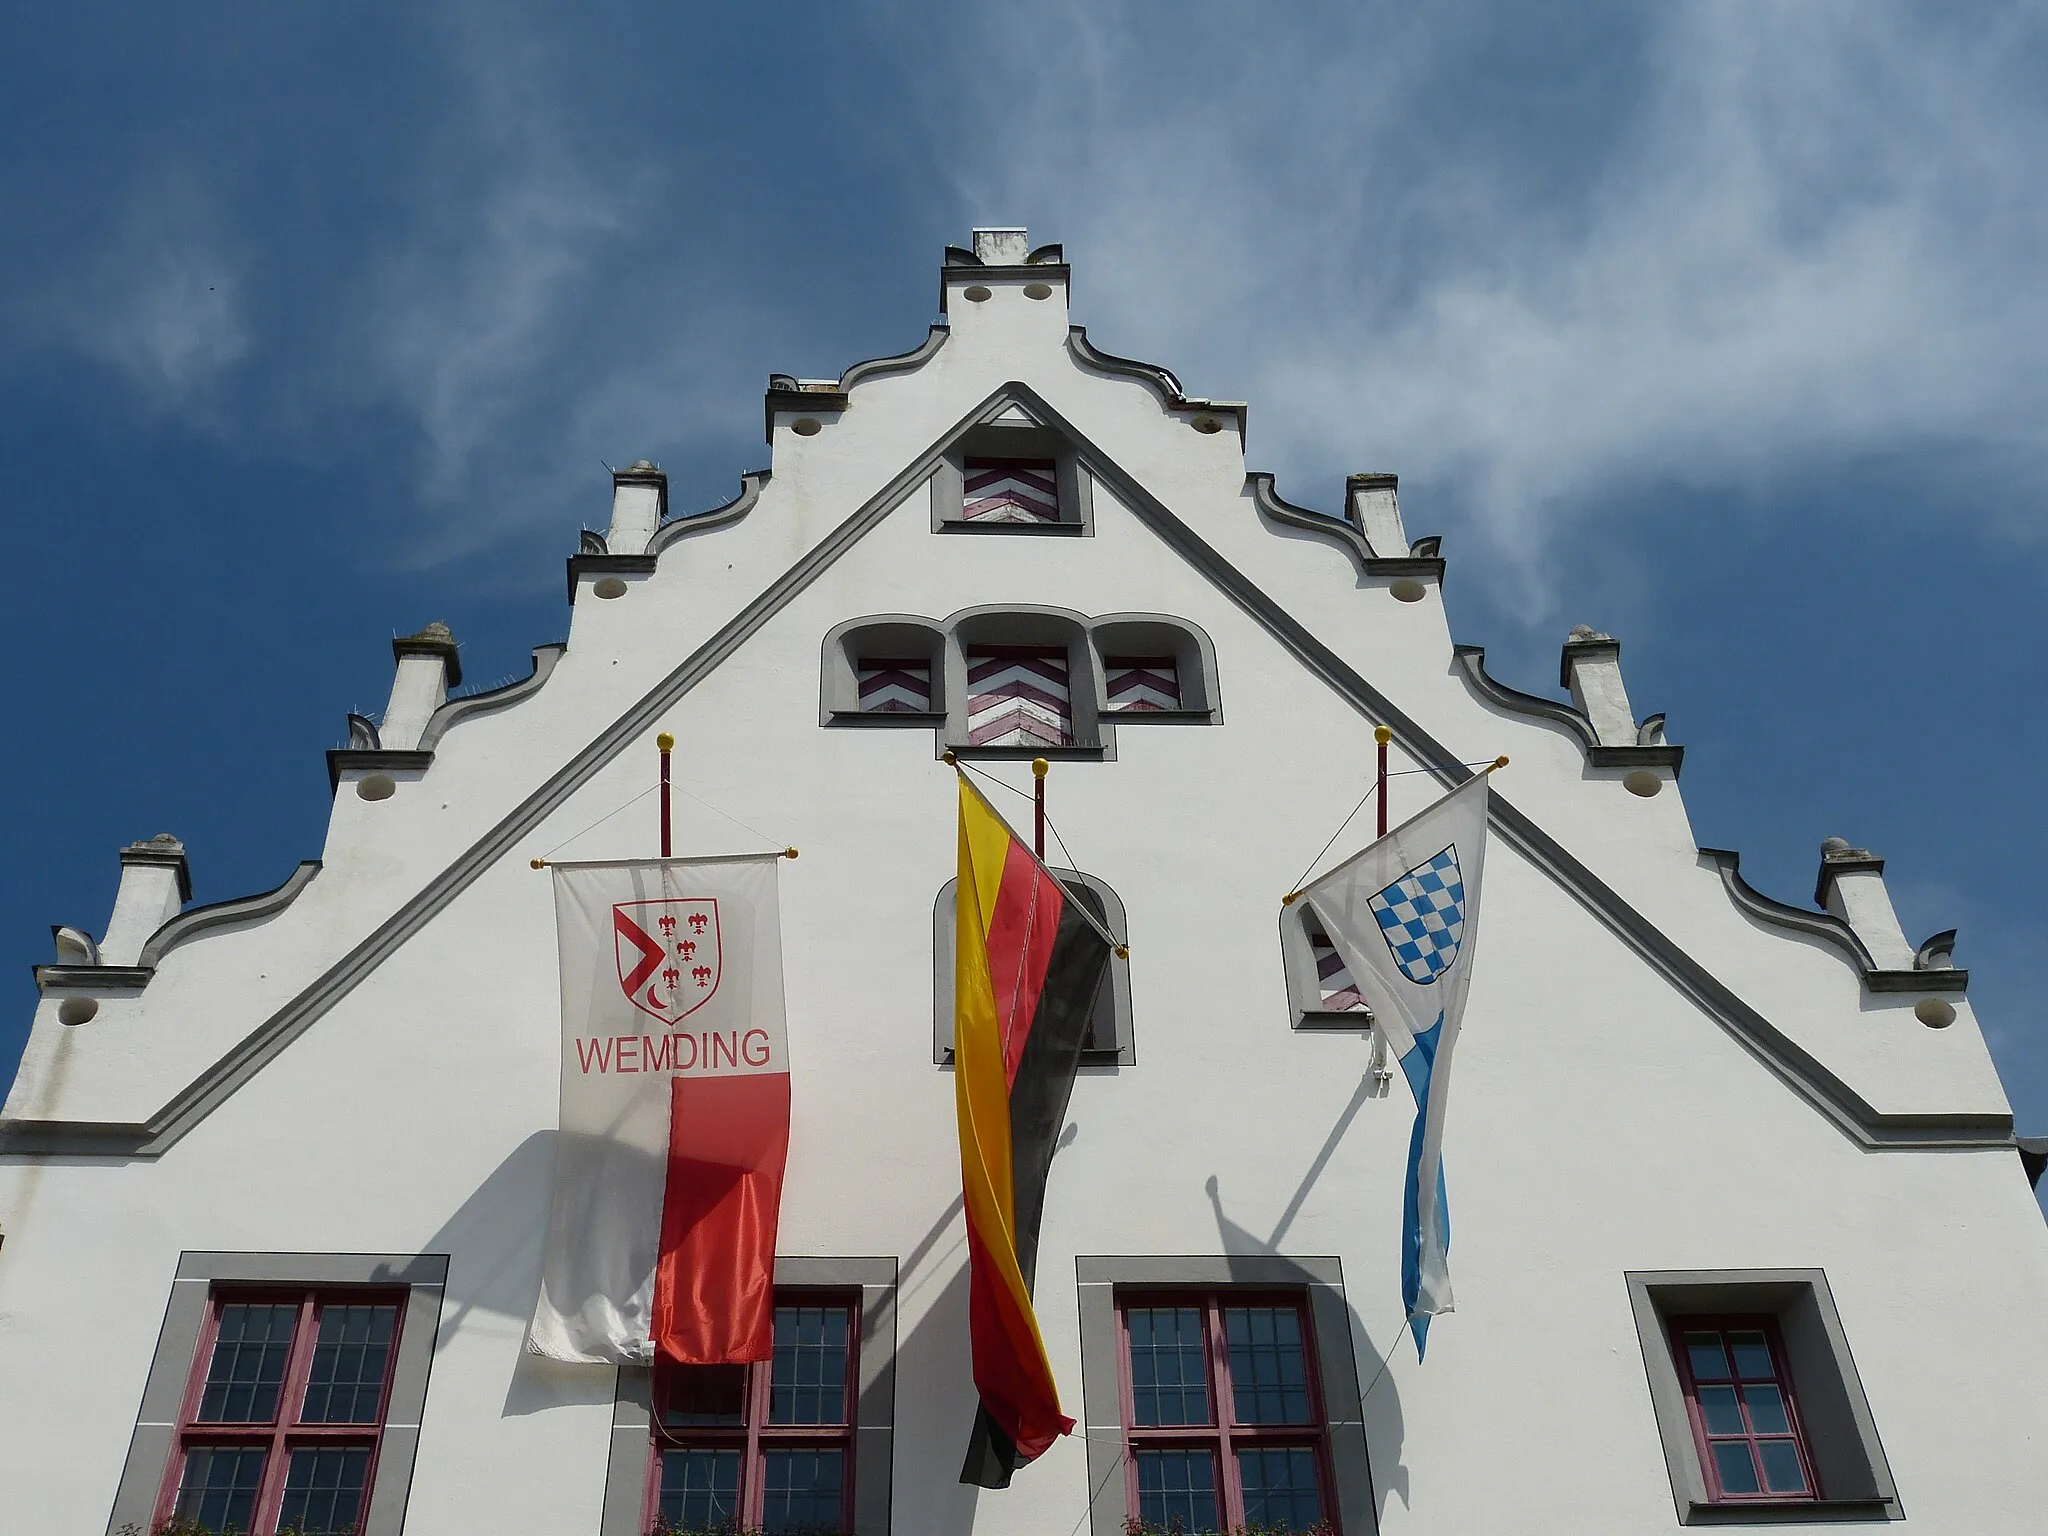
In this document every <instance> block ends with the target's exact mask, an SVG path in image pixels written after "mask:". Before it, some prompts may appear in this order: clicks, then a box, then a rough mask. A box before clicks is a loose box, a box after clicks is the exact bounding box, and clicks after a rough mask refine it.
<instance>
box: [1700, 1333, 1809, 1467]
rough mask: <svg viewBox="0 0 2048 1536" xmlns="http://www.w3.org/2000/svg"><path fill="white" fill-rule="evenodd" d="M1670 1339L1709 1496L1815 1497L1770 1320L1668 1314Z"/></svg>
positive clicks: (1789, 1380)
mask: <svg viewBox="0 0 2048 1536" xmlns="http://www.w3.org/2000/svg"><path fill="white" fill-rule="evenodd" d="M1671 1344H1672V1355H1673V1358H1674V1359H1675V1360H1676V1362H1677V1365H1678V1379H1679V1384H1680V1386H1681V1387H1682V1388H1683V1389H1684V1392H1685V1404H1686V1411H1687V1413H1688V1414H1689V1415H1690V1417H1691V1420H1692V1431H1693V1437H1694V1440H1695V1441H1696V1442H1697V1444H1698V1446H1699V1452H1700V1465H1701V1470H1702V1471H1703V1472H1705V1474H1706V1480H1707V1491H1708V1496H1709V1497H1710V1498H1711V1499H1712V1501H1713V1502H1715V1503H1740V1502H1743V1501H1746V1500H1750V1499H1768V1500H1774V1501H1775V1500H1785V1499H1813V1498H1817V1497H1818V1496H1819V1493H1820V1490H1819V1489H1818V1488H1817V1487H1816V1486H1815V1479H1814V1476H1813V1469H1812V1460H1811V1458H1810V1457H1809V1455H1808V1454H1807V1449H1806V1443H1805V1436H1804V1434H1803V1433H1802V1431H1801V1430H1800V1427H1799V1411H1798V1408H1797V1406H1796V1405H1795V1403H1794V1402H1793V1398H1792V1377H1791V1373H1790V1371H1789V1370H1788V1369H1787V1368H1786V1359H1785V1346H1784V1345H1783V1344H1782V1343H1781V1342H1780V1341H1779V1339H1778V1326H1777V1322H1776V1320H1775V1319H1773V1318H1770V1317H1679V1318H1674V1319H1673V1320H1672V1322H1671Z"/></svg>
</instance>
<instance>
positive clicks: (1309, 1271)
mask: <svg viewBox="0 0 2048 1536" xmlns="http://www.w3.org/2000/svg"><path fill="white" fill-rule="evenodd" d="M1074 1277H1075V1280H1076V1282H1077V1284H1078V1287H1079V1291H1080V1308H1081V1417H1082V1425H1083V1428H1084V1429H1085V1431H1086V1433H1087V1437H1088V1487H1089V1489H1090V1490H1091V1491H1092V1494H1093V1499H1092V1502H1091V1503H1090V1505H1089V1508H1088V1522H1089V1531H1090V1536H1123V1532H1124V1517H1125V1513H1126V1510H1127V1509H1128V1507H1129V1506H1128V1498H1129V1494H1128V1487H1127V1478H1128V1469H1127V1468H1125V1467H1123V1466H1121V1465H1120V1463H1121V1462H1122V1461H1123V1459H1124V1449H1123V1436H1124V1422H1123V1389H1122V1387H1121V1385H1120V1384H1119V1373H1120V1371H1121V1369H1122V1365H1121V1362H1120V1361H1119V1360H1118V1358H1117V1351H1118V1348H1119V1343H1118V1331H1117V1321H1116V1293H1117V1292H1118V1291H1119V1290H1126V1291H1145V1292H1147V1293H1157V1292H1160V1291H1171V1290H1173V1289H1175V1288H1176V1287H1185V1288H1187V1289H1188V1290H1191V1291H1192V1290H1217V1289H1219V1288H1223V1287H1229V1286H1242V1287H1244V1288H1245V1289H1247V1290H1262V1291H1300V1292H1302V1293H1304V1294H1305V1295H1306V1297H1307V1299H1308V1312H1309V1324H1310V1326H1311V1328H1313V1330H1314V1332H1315V1345H1316V1373H1317V1376H1318V1377H1319V1378H1320V1382H1321V1386H1322V1391H1323V1415H1324V1426H1325V1432H1326V1435H1327V1439H1328V1445H1329V1453H1330V1480H1331V1482H1332V1484H1333V1485H1334V1487H1335V1490H1336V1495H1337V1508H1336V1511H1335V1514H1336V1523H1337V1528H1338V1530H1339V1532H1340V1533H1342V1536H1372V1533H1375V1532H1377V1531H1378V1530H1379V1520H1378V1517H1377V1515H1376V1514H1375V1513H1374V1511H1375V1508H1376V1505H1375V1501H1374V1496H1373V1486H1372V1462H1371V1459H1370V1456H1369V1453H1368V1452H1367V1449H1366V1443H1365V1420H1364V1414H1363V1412H1362V1405H1361V1402H1360V1398H1359V1392H1358V1366H1357V1361H1356V1357H1355V1356H1354V1354H1353V1352H1352V1348H1351V1305H1350V1303H1349V1302H1348V1301H1347V1300H1346V1299H1345V1296H1344V1266H1343V1262H1342V1261H1341V1260H1339V1259H1337V1258H1334V1257H1331V1258H1320V1257H1314V1258H1312V1257H1301V1258H1296V1257H1291V1256H1289V1257H1281V1256H1278V1255H1271V1254H1231V1255H1223V1254H1218V1255H1180V1256H1160V1257H1141V1256H1133V1257H1115V1258H1110V1257H1097V1256H1091V1255H1083V1256H1081V1257H1079V1258H1077V1259H1075V1260H1074Z"/></svg>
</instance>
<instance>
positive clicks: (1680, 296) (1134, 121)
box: [960, 3, 2048, 617]
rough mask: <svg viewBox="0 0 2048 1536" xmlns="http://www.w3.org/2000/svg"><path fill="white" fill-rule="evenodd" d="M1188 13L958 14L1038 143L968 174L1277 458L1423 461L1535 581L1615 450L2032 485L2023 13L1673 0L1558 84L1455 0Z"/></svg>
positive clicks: (2028, 44)
mask: <svg viewBox="0 0 2048 1536" xmlns="http://www.w3.org/2000/svg"><path fill="white" fill-rule="evenodd" d="M1175 14H1176V18H1177V24H1176V25H1175V26H1174V27H1173V28H1171V29H1166V28H1162V27H1160V26H1158V25H1156V24H1155V23H1156V19H1157V18H1156V16H1153V15H1151V14H1150V13H1147V14H1146V15H1145V16H1140V15H1138V14H1137V13H1127V12H1121V11H1119V12H1109V11H1105V10H1104V9H1102V8H1100V7H1092V6H1085V5H1075V6H1073V7H1071V8H1070V10H1069V12H1068V14H1067V16H1066V17H1065V20H1064V24H1062V25H1047V24H1045V22H1044V18H1042V17H1040V16H1037V15H1036V14H1034V17H1033V19H1032V21H1031V24H1030V25H1029V26H1028V27H1027V26H1025V25H1024V24H1023V23H1022V21H1021V20H1006V21H998V22H994V23H992V24H991V25H993V26H995V27H997V28H999V29H1000V38H999V40H997V41H993V42H992V41H991V39H989V38H988V37H986V36H983V37H978V38H971V39H969V40H967V42H966V44H965V46H966V47H967V48H969V49H975V50H980V51H983V52H984V54H985V56H987V57H991V58H993V57H1002V58H1006V59H1009V60H1012V61H1013V62H1012V63H1011V64H1010V65H1008V66H1006V80H1005V84H1006V85H1007V86H1008V88H1009V89H1010V90H1011V91H1012V92H1013V93H1015V94H1016V95H1018V96H1020V97H1021V100H1019V101H1018V102H1017V105H1016V109H1015V110H1014V111H1013V112H1012V113H1010V114H1007V117H1008V119H1010V120H1014V121H1021V122H1029V123H1030V124H1031V125H1032V138H1033V140H1034V143H1035V146H1036V147H1035V149H1034V152H1033V153H1031V154H1029V155H1024V154H1017V153H1001V152H999V150H1000V146H997V145H994V144H991V145H989V146H986V147H985V148H983V149H982V150H981V151H979V152H978V153H977V154H976V156H975V160H974V164H973V166H972V167H971V168H970V169H968V170H967V171H965V172H963V173H962V175H961V177H960V191H961V196H962V199H963V201H965V202H966V203H968V205H969V207H970V208H971V209H973V210H975V211H976V212H977V213H979V214H980V215H981V216H983V217H991V216H994V215H997V214H1001V213H1005V212H1007V211H1009V210H1018V211H1020V212H1021V211H1024V210H1029V211H1030V212H1031V214H1032V216H1033V217H1034V218H1035V219H1036V220H1037V221H1038V222H1039V223H1040V225H1041V226H1042V228H1043V229H1044V234H1045V237H1046V238H1057V237H1061V236H1064V238H1065V239H1066V241H1067V242H1068V245H1069V248H1070V253H1071V254H1073V255H1075V257H1076V259H1077V260H1078V261H1079V262H1080V263H1081V265H1080V267H1079V269H1078V279H1079V286H1078V302H1079V305H1080V307H1081V309H1082V310H1083V311H1084V312H1092V314H1093V315H1096V316H1100V315H1103V314H1105V313H1106V314H1113V315H1115V316H1116V317H1117V320H1116V323H1117V326H1118V330H1117V332H1116V334H1115V336H1114V337H1112V338H1108V339H1109V340H1110V342H1111V344H1112V345H1117V346H1118V347H1119V349H1120V350H1130V349H1132V346H1133V345H1135V346H1136V347H1138V348H1141V349H1143V350H1144V351H1145V354H1146V355H1156V356H1158V357H1160V359H1161V360H1162V361H1168V362H1171V363H1172V364H1173V365H1174V366H1175V367H1176V368H1178V369H1179V370H1180V371H1181V372H1182V373H1183V375H1184V376H1188V377H1190V380H1191V383H1193V384H1195V385H1196V386H1197V387H1201V388H1204V389H1213V390H1215V391H1216V392H1219V393H1223V392H1227V393H1237V392H1239V391H1242V392H1243V393H1245V394H1246V395H1247V396H1248V397H1249V398H1250V399H1252V400H1253V401H1254V414H1253V432H1254V439H1253V442H1254V452H1255V455H1256V456H1257V457H1258V458H1259V459H1260V460H1261V461H1263V462H1267V463H1273V464H1277V465H1278V466H1279V467H1280V468H1282V469H1283V470H1285V471H1287V472H1290V473H1292V474H1294V475H1297V476H1300V477H1304V478H1306V479H1310V480H1313V481H1316V482H1321V483H1322V484H1323V485H1325V486H1327V487H1329V488H1331V489H1333V488H1334V482H1335V477H1336V476H1337V474H1338V473H1339V472H1341V471H1343V470H1345V469H1354V468H1364V467H1373V468H1392V469H1398V470H1400V471H1402V472H1403V474H1404V478H1406V479H1409V480H1410V481H1418V480H1419V481H1420V482H1422V484H1423V485H1424V486H1426V487H1427V488H1428V489H1429V492H1430V493H1431V495H1432V496H1434V497H1436V498H1438V499H1439V500H1440V501H1442V502H1444V503H1446V504H1449V505H1451V506H1452V507H1453V508H1454V510H1455V513H1456V515H1458V516H1459V517H1460V518H1461V519H1463V520H1466V521H1467V522H1468V525H1469V524H1477V525H1479V527H1480V529H1481V530H1483V531H1484V533H1485V534H1486V536H1487V537H1486V539H1485V540H1484V541H1483V542H1484V543H1485V544H1486V545H1487V546H1489V550H1490V554H1489V558H1491V559H1492V560H1494V561H1495V562H1497V563H1496V565H1495V569H1494V572H1493V574H1494V577H1495V579H1496V581H1497V582H1498V583H1499V584H1500V585H1501V587H1502V588H1503V589H1504V590H1503V591H1502V594H1501V595H1503V596H1506V597H1508V598H1509V600H1510V603H1511V605H1512V606H1516V607H1519V608H1521V609H1523V610H1524V611H1525V612H1526V613H1528V614H1529V616H1532V617H1533V616H1535V613H1534V610H1537V609H1540V608H1541V607H1542V606H1543V603H1544V598H1543V597H1542V590H1543V587H1544V583H1543V582H1542V581H1541V580H1540V579H1539V578H1540V577H1541V575H1542V567H1543V562H1544V560H1545V557H1546V552H1547V551H1548V549H1549V548H1550V547H1551V544H1552V541H1553V539H1554V538H1555V537H1556V535H1557V534H1558V532H1559V531H1560V530H1561V529H1562V528H1563V527H1564V526H1565V525H1566V524H1567V523H1569V522H1570V521H1571V520H1573V519H1574V518H1577V517H1580V516H1582V515H1584V513H1585V511H1586V509H1587V508H1588V507H1590V506H1591V505H1593V504H1596V503H1602V502H1606V503H1611V502H1612V501H1613V499H1614V498H1616V497H1617V496H1622V495H1625V494H1626V493H1627V491H1628V490H1629V489H1630V488H1631V487H1637V486H1642V485H1646V484H1654V483H1657V482H1679V483H1684V484H1687V485H1691V486H1707V487H1722V486H1731V485H1755V484H1757V483H1759V482H1761V481H1763V480H1767V479H1769V478H1770V477H1772V476H1774V475H1778V474H1781V473H1784V472H1786V471H1787V470H1791V469H1797V468H1798V467H1800V466H1802V465H1811V464H1813V463H1816V462H1826V461H1828V460H1829V459H1830V458H1834V457H1839V456H1844V455H1848V456H1855V455H1858V454H1870V453H1876V452H1890V451H1897V450H1899V449H1901V448H1903V447H1912V446H1914V445H1920V444H1939V445H1942V446H1944V447H1948V448H1953V447H1955V446H1957V445H1962V446H1964V447H1966V448H1971V449H1975V450H1978V451H1981V452H1982V453H1985V454H1988V455H1995V456H1997V457H1998V458H1999V459H2000V461H2001V462H2002V464H2003V466H2004V468H2005V470H2006V471H2007V472H2012V473H2017V474H2018V475H2020V476H2021V478H2022V480H2023V482H2024V484H2025V486H2026V488H2027V490H2028V491H2029V492H2030V493H2031V497H2032V500H2031V502H2030V505H2031V506H2038V497H2039V494H2040V492H2041V491H2042V490H2043V489H2048V472H2044V471H2048V411H2044V406H2048V377H2044V375H2043V372H2042V370H2041V368H2040V366H2039V358H2040V356H2041V355H2042V353H2043V351H2044V348H2048V297H2044V296H2043V294H2042V292H2041V290H2040V286H2039V283H2038V281H2037V277H2036V274H2037V273H2038V272H2039V270H2040V268H2041V263H2042V260H2043V258H2044V257H2048V214H2044V212H2043V209H2042V206H2041V202H2040V199H2039V198H2038V197H2037V196H2036V194H2035V188H2036V186H2037V183H2038V167H2039V164H2040V161H2041V157H2042V153H2043V150H2044V148H2048V106H2044V102H2043V99H2042V94H2041V93H2040V92H2039V90H2038V88H2037V86H2038V82H2037V81H2036V80H2035V79H2033V78H2032V74H2031V71H2030V70H2029V69H2028V67H2027V65H2026V63H2025V60H2026V58H2027V57H2028V56H2029V53H2030V51H2032V52H2033V53H2035V54H2036V55H2037V54H2038V51H2039V49H2040V46H2041V44H2042V41H2043V38H2042V36H2041V31H2040V27H2039V25H2038V23H2033V24H2031V30H2030V24H2029V23H2028V22H2027V21H2025V20H2024V19H2010V20H2007V21H2006V22H2004V23H2002V24H2000V25H1998V26H1991V27H1987V26H1982V25H1978V26H1973V27H1971V28H1968V29H1964V28H1950V27H1948V26H1946V24H1945V23H1944V21H1943V20H1942V18H1940V17H1939V16H1938V15H1935V14H1934V13H1929V12H1925V11H1922V10H1918V9H1908V8H1905V7H1899V6H1886V5H1878V4H1871V3H1856V4H1813V5H1805V6H1798V7H1779V6H1763V5H1726V4H1711V5H1691V6H1687V5H1674V6H1669V7H1659V8H1655V9H1654V10H1652V11H1649V12H1646V13H1643V18H1644V20H1645V22H1646V23H1647V25H1648V26H1649V28H1650V30H1648V31H1647V32H1646V33H1644V34H1643V35H1642V36H1641V37H1640V38H1630V37H1628V36H1627V35H1626V33H1625V32H1623V31H1621V30H1619V29H1618V30H1617V37H1616V40H1615V42H1614V44H1613V46H1614V47H1615V48H1617V49H1621V50H1624V51H1626V52H1628V53H1629V55H1630V56H1629V57H1628V58H1626V59H1625V60H1624V61H1622V64H1621V65H1620V67H1618V68H1616V69H1614V70H1613V71H1611V72H1610V75H1609V78H1610V80H1611V81H1613V82H1614V84H1613V85H1612V86H1611V92H1612V94H1611V99H1609V100H1607V101H1604V102H1596V103H1594V104H1592V105H1591V106H1590V107H1587V106H1586V104H1584V103H1566V104H1564V105H1563V106H1560V107H1558V108H1557V109H1556V110H1555V111H1553V112H1551V113H1550V114H1549V116H1550V117H1552V118H1555V119H1556V120H1557V122H1556V123H1550V124H1547V123H1546V121H1545V120H1544V114H1542V113H1541V112H1539V113H1538V114H1537V120H1535V121H1533V122H1532V121H1527V120H1518V119H1513V118H1508V119H1497V120H1494V121H1492V122H1491V123H1489V122H1488V120H1487V119H1488V113H1489V111H1491V110H1492V109H1493V104H1492V103H1491V102H1490V101H1489V99H1488V88H1489V83H1488V81H1487V80H1486V79H1484V78H1481V77H1479V76H1478V75H1477V74H1476V73H1475V71H1476V70H1477V68H1478V66H1477V65H1476V64H1475V63H1474V60H1475V57H1476V56H1477V55H1476V53H1475V46H1476V45H1475V42H1474V38H1473V35H1472V34H1473V31H1474V29H1476V28H1479V27H1480V26H1481V24H1482V23H1481V20H1480V18H1479V17H1478V16H1477V14H1476V13H1475V12H1473V11H1471V10H1469V9H1466V10H1453V11H1444V12H1438V13H1436V14H1435V15H1434V16H1432V17H1429V18H1426V19H1418V18H1416V17H1415V16H1413V15H1412V14H1410V15H1408V16H1406V17H1405V18H1395V17H1392V16H1391V15H1388V14H1376V13H1372V12H1354V13H1351V14H1350V15H1349V16H1347V17H1345V18H1341V19H1340V18H1330V19H1326V20H1325V21H1322V22H1315V23H1308V24H1304V25H1301V26H1299V27H1286V26H1284V24H1283V26H1282V27H1281V28H1279V29H1276V30H1274V31H1271V32H1269V33H1267V34H1266V35H1264V36H1259V37H1253V38H1250V39H1247V38H1245V37H1244V35H1243V33H1242V32H1241V31H1240V30H1239V29H1238V28H1236V27H1234V26H1232V27H1223V26H1220V25H1219V26H1214V27H1212V26H1210V25H1208V23H1209V22H1211V21H1216V22H1219V23H1220V21H1221V20H1222V17H1221V16H1220V15H1219V14H1218V13H1213V12H1209V11H1206V10H1203V9H1201V8H1194V9H1187V8H1182V9H1180V10H1177V11H1176V13H1175ZM1048 39H1057V40H1059V43H1060V47H1059V48H1058V49H1055V48H1054V47H1051V46H1048V45H1047V41H1046V40H1048ZM1069 39H1076V40H1078V41H1077V43H1076V45H1075V46H1074V47H1072V48H1071V49H1066V48H1065V46H1064V45H1065V44H1066V42H1067V40H1069ZM1061 52H1064V54H1065V60H1064V62H1063V60H1062V59H1061V58H1060V57H1057V56H1056V54H1057V53H1061ZM1531 67H1535V68H1540V67H1542V66H1541V65H1540V63H1532V65H1531ZM1593 88H1597V87H1592V86H1589V87H1588V89H1593ZM1567 120H1568V121H1567ZM1560 125H1561V126H1560ZM1565 128H1569V129H1572V130H1574V131H1577V132H1578V133H1579V134H1580V135H1581V138H1580V142H1578V143H1577V144H1575V145H1574V144H1569V143H1563V142H1555V143H1548V144H1545V143H1543V142H1541V141H1542V140H1543V138H1544V137H1545V135H1546V132H1551V133H1554V134H1555V135H1556V136H1557V137H1558V138H1559V139H1562V138H1563V137H1565V134H1564V131H1563V130H1564V129H1565ZM1163 270H1165V271H1171V272H1172V274H1173V277H1172V279H1171V280H1170V281H1169V280H1162V279H1161V273H1162V271H1163ZM1095 294H1103V295H1104V296H1105V297H1104V298H1102V299H1095V300H1094V301H1093V302H1091V296H1092V295H1095ZM1132 331H1134V332H1135V333H1136V335H1135V336H1133V335H1129V334H1126V333H1127V332H1132ZM1316 489H1318V487H1317V486H1315V485H1309V486H1304V487H1301V491H1302V493H1303V494H1313V493H1314V491H1315V490H1316ZM1320 499H1321V500H1323V501H1324V502H1325V503H1326V504H1327V503H1329V502H1330V501H1331V500H1333V499H1334V498H1333V497H1332V496H1331V495H1329V494H1327V493H1326V494H1324V495H1322V496H1321V497H1320ZM1874 512H1875V514H1876V515H1896V509H1888V508H1880V509H1874ZM1432 521H1433V522H1438V523H1440V522H1442V521H1443V519H1442V518H1441V517H1439V518H1434V519H1432ZM1461 553H1462V551H1461Z"/></svg>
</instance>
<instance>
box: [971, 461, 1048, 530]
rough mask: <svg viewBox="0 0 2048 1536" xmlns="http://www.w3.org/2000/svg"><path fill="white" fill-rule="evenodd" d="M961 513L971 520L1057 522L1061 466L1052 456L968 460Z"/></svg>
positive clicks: (983, 521)
mask: <svg viewBox="0 0 2048 1536" xmlns="http://www.w3.org/2000/svg"><path fill="white" fill-rule="evenodd" d="M965 482H966V483H965V485H964V487H963V489H962V496H961V505H960V516H961V517H962V519H963V520H965V521H967V522H970V523H1056V522H1058V521H1059V520H1060V491H1059V474H1058V466H1057V464H1056V462H1055V461H1054V460H1052V459H969V460H967V461H966V473H965Z"/></svg>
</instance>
